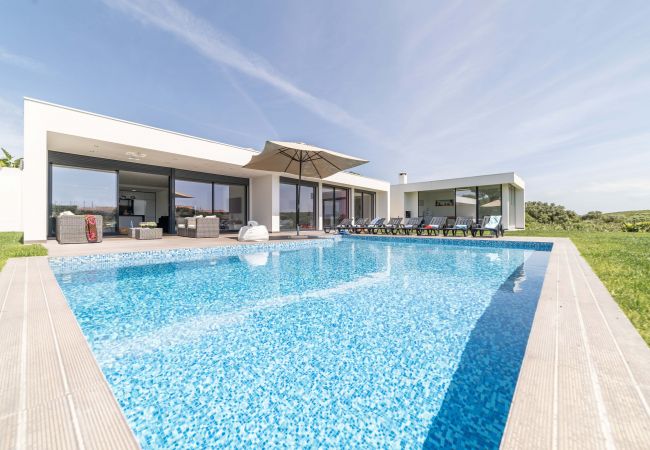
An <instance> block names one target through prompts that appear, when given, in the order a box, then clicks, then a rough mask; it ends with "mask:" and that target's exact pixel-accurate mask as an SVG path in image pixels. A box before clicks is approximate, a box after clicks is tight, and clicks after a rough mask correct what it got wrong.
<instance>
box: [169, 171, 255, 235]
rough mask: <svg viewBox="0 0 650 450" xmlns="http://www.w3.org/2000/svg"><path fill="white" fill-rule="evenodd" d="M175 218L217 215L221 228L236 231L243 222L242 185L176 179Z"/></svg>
mask: <svg viewBox="0 0 650 450" xmlns="http://www.w3.org/2000/svg"><path fill="white" fill-rule="evenodd" d="M175 188H176V193H175V198H176V217H177V218H178V217H192V216H199V215H200V216H211V215H215V216H217V217H218V218H219V227H220V228H221V231H238V230H239V229H240V228H241V227H242V226H244V225H246V220H247V219H246V217H247V216H246V208H247V206H246V197H247V192H246V186H245V185H240V184H225V183H210V182H205V181H193V180H178V179H177V180H176V184H175Z"/></svg>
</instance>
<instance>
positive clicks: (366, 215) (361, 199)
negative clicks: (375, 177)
mask: <svg viewBox="0 0 650 450" xmlns="http://www.w3.org/2000/svg"><path fill="white" fill-rule="evenodd" d="M374 216H375V193H374V192H363V191H355V192H354V219H355V220H359V219H362V218H363V219H373V218H374Z"/></svg>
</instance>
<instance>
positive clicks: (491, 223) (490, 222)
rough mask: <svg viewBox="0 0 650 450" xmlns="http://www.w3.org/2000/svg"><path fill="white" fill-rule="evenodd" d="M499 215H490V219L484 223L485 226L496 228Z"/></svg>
mask: <svg viewBox="0 0 650 450" xmlns="http://www.w3.org/2000/svg"><path fill="white" fill-rule="evenodd" d="M499 219H500V217H499V216H490V220H488V223H487V224H486V225H485V228H496V227H498V226H499Z"/></svg>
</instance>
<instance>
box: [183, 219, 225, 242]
mask: <svg viewBox="0 0 650 450" xmlns="http://www.w3.org/2000/svg"><path fill="white" fill-rule="evenodd" d="M190 219H191V220H190ZM186 223H187V237H191V238H216V237H219V218H218V217H196V218H188V219H187V222H186Z"/></svg>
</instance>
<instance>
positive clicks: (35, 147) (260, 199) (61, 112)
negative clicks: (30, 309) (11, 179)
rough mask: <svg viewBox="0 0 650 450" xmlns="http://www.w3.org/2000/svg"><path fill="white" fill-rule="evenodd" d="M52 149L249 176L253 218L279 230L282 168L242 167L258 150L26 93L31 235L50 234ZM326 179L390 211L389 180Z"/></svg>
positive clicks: (25, 216) (26, 225)
mask: <svg viewBox="0 0 650 450" xmlns="http://www.w3.org/2000/svg"><path fill="white" fill-rule="evenodd" d="M94 143H97V144H99V145H98V152H97V153H89V149H90V148H91V147H96V145H94ZM48 150H55V151H60V152H65V153H71V154H79V155H84V156H94V157H101V158H106V159H114V160H120V161H128V157H127V155H126V151H129V150H131V151H136V152H143V153H145V154H146V155H147V156H146V158H144V159H142V160H140V161H138V163H139V164H151V165H156V166H163V167H174V168H177V169H186V170H194V171H200V172H206V173H214V174H221V175H229V176H235V177H242V178H249V180H250V187H249V202H250V206H249V217H250V219H251V220H257V221H258V222H260V223H263V224H264V225H266V226H267V227H268V228H269V230H270V231H279V228H280V217H279V208H280V205H279V179H280V178H279V174H277V173H270V172H263V171H253V170H250V169H244V168H243V167H242V166H244V165H245V164H247V163H248V162H249V161H250V159H251V157H252V156H253V155H255V154H257V152H256V151H253V150H251V149H245V148H242V147H236V146H232V145H227V144H222V143H219V142H214V141H210V140H207V139H201V138H196V137H192V136H187V135H184V134H180V133H175V132H171V131H166V130H161V129H158V128H153V127H149V126H146V125H140V124H136V123H132V122H127V121H124V120H120V119H114V118H111V117H106V116H101V115H98V114H94V113H89V112H85V111H79V110H76V109H72V108H67V107H64V106H59V105H53V104H50V103H46V102H42V101H39V100H32V99H25V102H24V157H25V170H24V172H23V198H22V204H23V205H29V208H27V207H24V208H22V229H23V231H24V233H25V240H26V241H44V240H46V239H47V220H48V219H47V210H48V204H47V202H48ZM90 151H93V150H90ZM309 181H313V182H316V183H318V182H319V181H320V180H313V179H312V180H309ZM323 181H324V182H325V183H327V184H333V185H337V186H343V187H347V188H354V187H358V188H359V189H363V190H367V191H374V192H375V193H376V201H377V205H376V208H377V212H378V213H380V212H386V213H387V212H388V211H389V209H390V208H389V205H388V202H389V191H390V184H389V183H388V182H385V181H381V180H375V179H372V178H367V177H363V176H360V175H356V174H352V173H347V172H341V173H337V174H335V175H333V176H331V177H329V178H326V179H325V180H323ZM319 192H320V190H319ZM353 199H354V197H352V198H351V200H353ZM321 208H322V201H321V197H320V194H319V199H318V208H317V211H318V222H317V223H318V224H321V223H322V211H321Z"/></svg>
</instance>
